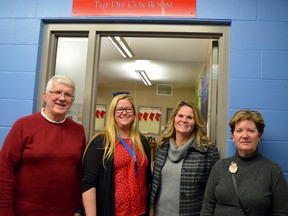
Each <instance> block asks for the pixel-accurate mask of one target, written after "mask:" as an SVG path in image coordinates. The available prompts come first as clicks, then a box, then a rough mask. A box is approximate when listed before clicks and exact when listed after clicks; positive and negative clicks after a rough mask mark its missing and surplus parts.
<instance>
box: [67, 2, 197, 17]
mask: <svg viewBox="0 0 288 216" xmlns="http://www.w3.org/2000/svg"><path fill="white" fill-rule="evenodd" d="M72 16H165V17H166V16H174V17H175V16H177V17H195V16H196V0H73V6H72Z"/></svg>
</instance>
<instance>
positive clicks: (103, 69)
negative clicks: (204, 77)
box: [97, 37, 209, 86]
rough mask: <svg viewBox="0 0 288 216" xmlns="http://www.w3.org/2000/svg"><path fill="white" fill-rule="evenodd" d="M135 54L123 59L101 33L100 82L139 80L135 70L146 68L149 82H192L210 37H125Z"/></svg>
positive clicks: (132, 82)
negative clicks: (132, 56) (130, 57)
mask: <svg viewBox="0 0 288 216" xmlns="http://www.w3.org/2000/svg"><path fill="white" fill-rule="evenodd" d="M125 40H126V42H127V43H128V44H129V46H130V47H131V49H132V50H133V52H134V54H135V57H134V58H133V59H125V58H124V57H122V55H121V54H120V53H119V52H118V50H117V49H116V48H115V47H114V46H113V45H112V43H111V42H110V40H108V38H107V37H102V40H101V50H100V64H99V74H98V77H97V80H98V83H99V84H105V83H115V84H116V83H121V84H123V83H125V84H135V83H141V84H142V81H141V80H140V79H139V77H138V75H137V74H136V73H135V70H145V71H146V73H147V75H148V76H149V78H150V80H151V82H152V85H155V84H173V85H180V86H194V85H195V84H196V80H197V78H198V77H199V74H200V72H201V69H202V67H203V65H204V62H205V61H206V57H207V51H208V44H209V39H195V38H147V37H142V38H141V37H125Z"/></svg>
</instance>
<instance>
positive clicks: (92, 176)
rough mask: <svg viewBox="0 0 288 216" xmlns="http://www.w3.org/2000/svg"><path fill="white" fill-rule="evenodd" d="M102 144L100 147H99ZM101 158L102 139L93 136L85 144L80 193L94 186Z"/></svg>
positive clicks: (97, 177) (97, 178)
mask: <svg viewBox="0 0 288 216" xmlns="http://www.w3.org/2000/svg"><path fill="white" fill-rule="evenodd" d="M101 145H102V147H101ZM102 158H103V139H99V137H95V138H94V139H93V140H92V141H91V142H90V143H89V145H88V146H87V149H86V152H85V153H84V158H83V178H82V193H84V192H85V191H87V190H89V189H91V188H93V187H94V188H96V186H97V182H98V181H99V173H100V167H101V165H102Z"/></svg>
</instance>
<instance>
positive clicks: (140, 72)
mask: <svg viewBox="0 0 288 216" xmlns="http://www.w3.org/2000/svg"><path fill="white" fill-rule="evenodd" d="M135 72H136V73H137V74H138V76H139V77H140V79H141V80H142V81H143V82H144V84H145V85H149V86H150V85H152V84H151V81H150V79H149V77H148V76H147V74H146V72H145V71H144V70H135Z"/></svg>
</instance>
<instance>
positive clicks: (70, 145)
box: [0, 75, 86, 216]
mask: <svg viewBox="0 0 288 216" xmlns="http://www.w3.org/2000/svg"><path fill="white" fill-rule="evenodd" d="M74 93H75V84H74V82H73V81H72V80H71V79H69V78H68V77H66V76H61V75H55V76H54V77H52V78H51V79H50V80H49V81H48V83H47V86H46V91H45V93H44V100H45V102H46V107H45V108H43V109H42V110H41V112H37V113H34V114H32V115H29V116H26V117H22V118H20V119H18V120H17V121H16V122H15V124H14V125H13V126H12V128H11V130H10V132H9V134H8V135H7V137H6V139H5V141H4V143H3V146H2V149H1V152H0V215H1V216H2V215H3V216H4V215H5V216H28V215H29V216H34V215H35V216H40V215H45V216H73V215H75V216H76V215H80V212H81V210H82V209H83V207H82V200H81V183H80V182H81V176H82V166H81V164H82V163H81V158H82V155H83V152H84V149H85V145H86V139H85V133H84V128H83V126H82V125H80V124H78V123H76V122H74V121H72V120H71V119H69V118H66V114H67V112H68V111H69V109H70V107H71V106H72V104H73V102H74Z"/></svg>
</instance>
